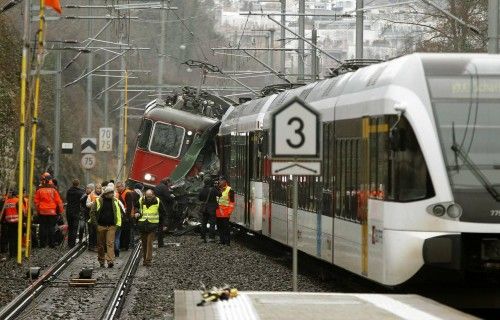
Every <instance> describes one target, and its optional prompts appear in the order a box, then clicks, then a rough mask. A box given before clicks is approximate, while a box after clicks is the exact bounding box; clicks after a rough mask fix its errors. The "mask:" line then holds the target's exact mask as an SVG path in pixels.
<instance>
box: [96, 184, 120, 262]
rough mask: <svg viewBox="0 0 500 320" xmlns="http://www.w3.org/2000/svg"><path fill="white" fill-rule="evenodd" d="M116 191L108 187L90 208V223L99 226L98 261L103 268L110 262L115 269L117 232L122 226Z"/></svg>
mask: <svg viewBox="0 0 500 320" xmlns="http://www.w3.org/2000/svg"><path fill="white" fill-rule="evenodd" d="M121 210H122V209H121V207H120V204H119V200H117V199H115V189H114V188H113V187H112V186H107V187H106V188H105V189H104V191H103V192H102V196H101V197H98V198H97V199H96V200H95V202H94V203H93V204H92V206H91V208H90V223H92V224H94V225H97V260H98V261H99V265H100V266H101V268H103V267H104V262H105V261H107V262H108V268H113V266H114V260H115V231H116V228H119V227H120V226H121V225H122V211H121Z"/></svg>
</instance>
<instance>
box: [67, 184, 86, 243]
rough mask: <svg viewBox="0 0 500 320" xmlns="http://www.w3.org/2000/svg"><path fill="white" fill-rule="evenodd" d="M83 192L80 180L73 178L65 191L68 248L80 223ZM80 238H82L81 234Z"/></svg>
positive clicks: (74, 238) (74, 240)
mask: <svg viewBox="0 0 500 320" xmlns="http://www.w3.org/2000/svg"><path fill="white" fill-rule="evenodd" d="M84 194H85V191H83V190H82V189H81V188H80V180H78V179H73V182H72V186H71V188H69V189H68V191H67V192H66V221H68V247H69V248H70V249H71V248H73V247H74V246H75V244H76V236H77V233H78V226H79V225H80V199H81V198H82V196H83V195H84ZM82 232H83V230H82V231H81V233H82ZM81 238H83V234H82V235H81V237H80V239H81Z"/></svg>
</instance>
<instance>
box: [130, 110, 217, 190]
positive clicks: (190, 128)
mask: <svg viewBox="0 0 500 320" xmlns="http://www.w3.org/2000/svg"><path fill="white" fill-rule="evenodd" d="M217 122H218V120H217V119H213V118H208V117H204V116H200V115H197V114H193V113H190V112H186V111H182V110H178V109H174V108H171V107H167V106H163V105H161V104H158V103H157V101H156V100H155V101H152V102H151V103H149V104H148V105H147V106H146V110H145V112H144V116H143V119H142V123H141V126H140V129H139V132H138V135H137V142H136V148H135V154H134V160H133V162H132V166H131V168H130V174H129V180H132V181H136V182H141V183H143V184H144V185H156V184H158V183H159V182H160V181H161V180H162V179H164V178H166V177H169V176H170V175H171V173H172V172H173V170H174V169H175V168H176V167H177V165H178V164H179V163H180V161H181V159H182V157H183V156H184V154H185V153H186V152H187V151H188V149H189V148H190V147H191V145H192V144H193V142H194V141H195V139H196V138H197V137H200V136H201V135H202V134H203V132H205V131H206V130H207V129H210V128H212V127H213V126H214V125H216V124H217ZM194 169H195V168H192V169H191V172H193V170H194Z"/></svg>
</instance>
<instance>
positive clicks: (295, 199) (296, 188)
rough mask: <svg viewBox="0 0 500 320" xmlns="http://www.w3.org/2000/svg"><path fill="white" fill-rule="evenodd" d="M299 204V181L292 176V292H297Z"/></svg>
mask: <svg viewBox="0 0 500 320" xmlns="http://www.w3.org/2000/svg"><path fill="white" fill-rule="evenodd" d="M298 202H299V179H298V178H297V176H295V175H294V176H293V220H292V223H293V261H292V264H293V266H292V270H293V279H292V289H293V291H298V286H297V272H298V259H297V207H298Z"/></svg>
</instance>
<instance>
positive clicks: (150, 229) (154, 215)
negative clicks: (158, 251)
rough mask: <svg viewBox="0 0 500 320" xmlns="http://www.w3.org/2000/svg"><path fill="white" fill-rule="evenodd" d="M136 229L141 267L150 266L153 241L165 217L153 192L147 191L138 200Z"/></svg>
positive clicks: (163, 209)
mask: <svg viewBox="0 0 500 320" xmlns="http://www.w3.org/2000/svg"><path fill="white" fill-rule="evenodd" d="M139 212H140V213H136V217H137V218H139V221H138V229H139V232H140V233H141V242H142V257H143V265H144V266H151V261H152V260H153V241H154V239H155V234H156V231H157V230H158V225H159V223H160V219H162V216H165V208H164V206H163V204H162V202H161V200H160V199H159V198H158V197H156V196H155V194H154V192H153V190H151V189H149V190H147V191H146V192H145V195H144V196H143V197H142V198H140V199H139Z"/></svg>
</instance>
